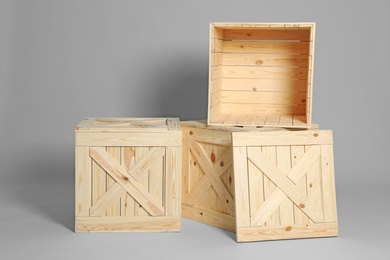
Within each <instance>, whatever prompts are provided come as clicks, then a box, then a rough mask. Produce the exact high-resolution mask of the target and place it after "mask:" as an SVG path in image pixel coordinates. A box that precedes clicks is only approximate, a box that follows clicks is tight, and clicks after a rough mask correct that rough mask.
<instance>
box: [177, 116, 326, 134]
mask: <svg viewBox="0 0 390 260" xmlns="http://www.w3.org/2000/svg"><path fill="white" fill-rule="evenodd" d="M181 126H182V127H183V128H184V127H187V128H197V129H206V130H211V131H218V132H230V133H234V132H241V133H248V132H260V133H261V132H272V131H302V129H296V128H281V127H264V126H250V127H246V126H245V127H241V126H213V125H207V120H205V119H204V120H193V121H183V122H181ZM317 129H319V124H312V125H311V128H310V130H317Z"/></svg>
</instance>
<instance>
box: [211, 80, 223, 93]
mask: <svg viewBox="0 0 390 260" xmlns="http://www.w3.org/2000/svg"><path fill="white" fill-rule="evenodd" d="M209 85H210V87H209V88H210V93H215V92H217V91H219V90H221V89H222V78H219V79H216V80H212V81H210V83H209Z"/></svg>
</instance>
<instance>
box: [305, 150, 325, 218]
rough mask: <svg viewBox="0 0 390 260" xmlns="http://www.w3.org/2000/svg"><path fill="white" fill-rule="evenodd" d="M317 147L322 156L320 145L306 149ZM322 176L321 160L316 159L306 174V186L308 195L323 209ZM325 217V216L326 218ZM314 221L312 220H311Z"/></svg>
mask: <svg viewBox="0 0 390 260" xmlns="http://www.w3.org/2000/svg"><path fill="white" fill-rule="evenodd" d="M313 147H316V148H317V150H318V152H317V154H318V156H320V154H321V152H320V146H319V145H316V146H305V151H306V153H307V150H308V149H311V148H313ZM321 179H322V176H321V162H320V160H316V161H315V163H313V164H312V166H311V167H310V168H309V169H308V171H307V174H306V186H307V196H308V197H309V198H310V199H311V200H312V201H313V202H314V204H315V205H316V206H317V207H319V208H321V209H323V204H322V180H321ZM324 219H325V218H324ZM309 222H310V223H312V220H309Z"/></svg>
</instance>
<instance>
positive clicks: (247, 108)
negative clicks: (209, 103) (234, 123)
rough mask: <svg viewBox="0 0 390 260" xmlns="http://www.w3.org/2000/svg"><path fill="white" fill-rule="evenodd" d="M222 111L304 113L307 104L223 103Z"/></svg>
mask: <svg viewBox="0 0 390 260" xmlns="http://www.w3.org/2000/svg"><path fill="white" fill-rule="evenodd" d="M221 109H222V110H221V113H226V114H229V113H254V114H266V115H268V114H276V115H304V114H305V112H306V111H305V109H306V107H305V105H271V104H249V103H248V104H237V103H223V104H222V106H221Z"/></svg>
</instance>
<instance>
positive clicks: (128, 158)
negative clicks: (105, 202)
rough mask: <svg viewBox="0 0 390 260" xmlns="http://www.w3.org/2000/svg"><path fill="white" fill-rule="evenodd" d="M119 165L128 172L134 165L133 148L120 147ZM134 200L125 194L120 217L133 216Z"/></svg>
mask: <svg viewBox="0 0 390 260" xmlns="http://www.w3.org/2000/svg"><path fill="white" fill-rule="evenodd" d="M121 156H122V158H121V165H122V167H123V168H124V169H125V171H128V170H130V168H131V167H132V166H133V165H134V164H135V151H134V148H133V147H121ZM135 203H136V202H135V200H134V199H133V198H132V197H131V195H130V194H128V193H126V197H125V198H124V205H123V203H122V205H123V206H124V209H123V210H122V208H121V211H122V212H123V214H122V216H134V208H135Z"/></svg>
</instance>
